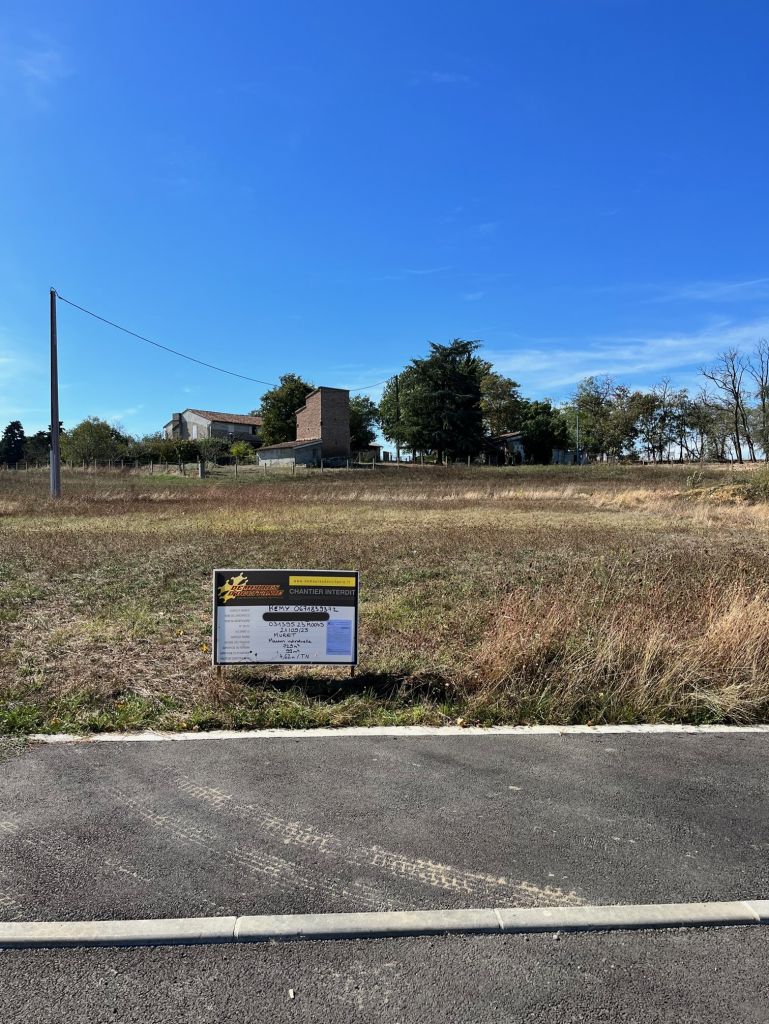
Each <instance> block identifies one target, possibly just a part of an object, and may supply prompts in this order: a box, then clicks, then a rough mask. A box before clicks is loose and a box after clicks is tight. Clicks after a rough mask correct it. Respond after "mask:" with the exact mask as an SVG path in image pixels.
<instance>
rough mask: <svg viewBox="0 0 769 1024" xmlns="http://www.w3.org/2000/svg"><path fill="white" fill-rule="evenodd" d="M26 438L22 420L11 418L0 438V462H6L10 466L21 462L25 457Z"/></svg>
mask: <svg viewBox="0 0 769 1024" xmlns="http://www.w3.org/2000/svg"><path fill="white" fill-rule="evenodd" d="M26 440H27V439H26V437H25V435H24V427H22V425H21V421H20V420H11V422H10V423H9V424H8V426H7V427H6V428H5V430H4V431H3V436H2V438H0V462H5V463H7V464H8V465H9V466H15V465H16V464H17V463H19V462H21V460H22V459H23V458H24V443H25V442H26Z"/></svg>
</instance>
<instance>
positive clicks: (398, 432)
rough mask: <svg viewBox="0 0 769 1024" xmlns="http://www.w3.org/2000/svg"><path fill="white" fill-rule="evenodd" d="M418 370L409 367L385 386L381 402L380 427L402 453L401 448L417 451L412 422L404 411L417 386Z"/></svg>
mask: <svg viewBox="0 0 769 1024" xmlns="http://www.w3.org/2000/svg"><path fill="white" fill-rule="evenodd" d="M417 381H418V374H417V370H416V368H415V367H414V366H413V365H412V366H407V367H406V368H405V369H404V370H401V372H400V373H399V374H398V375H397V376H396V377H393V378H391V380H389V381H388V382H387V384H385V387H384V391H383V392H382V397H381V399H380V400H379V425H380V426H381V428H382V433H383V434H384V436H385V437H386V438H387V440H388V441H391V442H392V443H393V444H394V445H395V446H396V448H397V450H398V451H399V452H400V450H401V448H408V449H410V450H411V451H412V452H413V451H415V447H414V443H413V437H412V433H411V428H412V424H411V421H410V420H409V419H408V418H407V417H406V416H404V409H405V407H406V406H407V405H408V404H409V401H410V398H411V396H412V393H413V391H414V390H415V388H416V386H417Z"/></svg>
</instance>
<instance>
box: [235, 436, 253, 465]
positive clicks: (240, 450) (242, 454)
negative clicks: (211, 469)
mask: <svg viewBox="0 0 769 1024" xmlns="http://www.w3.org/2000/svg"><path fill="white" fill-rule="evenodd" d="M230 455H231V456H232V457H233V459H237V460H238V462H253V461H254V448H253V445H250V444H249V443H248V441H236V442H235V443H234V444H232V445H230Z"/></svg>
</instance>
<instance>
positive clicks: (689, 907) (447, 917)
mask: <svg viewBox="0 0 769 1024" xmlns="http://www.w3.org/2000/svg"><path fill="white" fill-rule="evenodd" d="M760 924H767V925H769V900H742V901H739V900H735V901H730V902H722V903H653V904H646V905H639V906H598V907H531V908H525V907H520V908H513V909H510V908H500V909H491V910H404V911H392V912H386V913H362V914H283V915H281V914H275V915H262V916H258V915H257V916H241V917H181V918H169V919H165V920H163V919H158V920H145V921H140V920H139V921H34V922H22V921H8V922H0V948H5V949H35V948H50V947H58V946H168V945H175V946H184V945H192V944H197V943H213V942H281V941H282V942H287V941H297V940H307V939H376V938H387V937H397V936H418V935H448V934H465V935H472V934H476V935H477V934H484V933H485V934H489V933H490V934H496V935H501V934H523V933H533V932H561V931H564V932H566V931H569V932H580V931H616V930H627V929H640V928H647V929H649V928H698V927H704V926H710V927H719V926H724V925H760Z"/></svg>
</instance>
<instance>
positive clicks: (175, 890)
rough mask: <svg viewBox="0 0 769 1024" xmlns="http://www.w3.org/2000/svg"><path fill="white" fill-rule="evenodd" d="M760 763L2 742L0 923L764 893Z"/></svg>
mask: <svg viewBox="0 0 769 1024" xmlns="http://www.w3.org/2000/svg"><path fill="white" fill-rule="evenodd" d="M768 750H769V735H766V734H738V735H701V734H700V735H670V734H668V735H639V734H633V735H611V736H609V735H592V736H579V735H571V736H552V735H549V736H521V735H517V736H496V737H486V736H481V737H478V736H467V737H465V736H444V737H424V736H423V737H409V738H401V737H399V738H390V737H378V738H377V737H371V738H369V737H333V738H329V737H316V738H305V737H302V738H298V737H297V738H289V739H282V738H273V739H258V740H249V739H243V740H241V739H237V740H200V741H190V742H181V743H180V742H151V743H103V744H71V745H32V746H28V747H23V746H20V745H18V744H17V745H15V746H8V745H6V746H5V748H4V754H3V757H2V759H0V918H4V919H6V920H56V919H59V920H61V919H94V918H112V917H121V918H136V917H177V916H182V917H186V916H200V915H217V914H260V913H299V912H323V911H344V910H390V909H393V910H396V909H431V908H437V907H489V906H535V905H564V904H574V905H577V904H580V903H586V904H591V903H647V902H683V901H690V900H708V899H713V900H729V899H745V898H760V897H766V896H767V895H768V894H769V830H767V828H766V822H767V821H769V781H768V780H767V771H766V763H767V757H766V755H767V751H768ZM612 941H615V940H612ZM616 941H619V940H616ZM655 941H662V940H655ZM698 941H700V940H698ZM718 941H721V940H718ZM742 941H748V940H742ZM749 941H752V942H760V941H765V940H759V939H751V940H749ZM481 946H482V944H481ZM420 948H423V947H420ZM467 948H468V949H470V948H472V949H475V948H476V945H475V943H474V942H473V943H470V945H469V946H468V947H467ZM478 948H481V947H478ZM500 948H503V947H500ZM504 948H512V947H504ZM515 948H518V947H515ZM56 955H57V956H58V955H60V954H56ZM77 955H78V956H81V955H83V954H77ZM104 955H106V954H104ZM114 955H118V954H114ZM137 955H139V954H137ZM158 955H160V956H163V957H168V956H171V955H172V954H168V953H161V954H158ZM187 955H189V956H190V957H195V956H199V955H202V954H198V953H194V952H190V953H189V954H187ZM230 955H232V956H238V955H242V956H245V957H257V958H258V957H259V956H266V955H268V954H265V953H264V952H262V953H258V952H253V951H250V952H248V953H244V954H237V953H235V952H233V953H232V954H230V953H226V952H222V951H219V952H217V954H216V956H217V957H222V958H224V960H226V959H227V957H229V956H230ZM303 955H306V954H303ZM479 955H481V954H479ZM83 962H94V961H87V959H86V960H85V961H83ZM223 962H224V961H223ZM767 1017H768V1018H769V1011H767Z"/></svg>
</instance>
